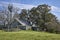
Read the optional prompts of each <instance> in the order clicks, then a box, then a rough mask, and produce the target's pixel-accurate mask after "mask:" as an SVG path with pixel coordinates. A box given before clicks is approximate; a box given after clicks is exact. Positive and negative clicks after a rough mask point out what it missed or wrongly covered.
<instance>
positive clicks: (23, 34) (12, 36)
mask: <svg viewBox="0 0 60 40" xmlns="http://www.w3.org/2000/svg"><path fill="white" fill-rule="evenodd" d="M0 40H60V34H52V33H47V32H36V31H19V32H4V31H0Z"/></svg>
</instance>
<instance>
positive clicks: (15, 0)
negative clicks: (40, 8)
mask: <svg viewBox="0 0 60 40" xmlns="http://www.w3.org/2000/svg"><path fill="white" fill-rule="evenodd" d="M9 3H12V4H13V5H14V6H15V7H18V8H20V9H23V8H24V9H25V8H26V9H31V8H32V7H34V6H35V7H36V6H37V5H40V4H48V5H50V6H51V9H52V10H51V12H52V13H53V14H54V15H56V16H57V17H58V19H60V0H0V9H1V8H2V6H6V5H7V4H9Z"/></svg>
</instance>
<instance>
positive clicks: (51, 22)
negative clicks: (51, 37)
mask: <svg viewBox="0 0 60 40" xmlns="http://www.w3.org/2000/svg"><path fill="white" fill-rule="evenodd" d="M19 16H20V19H23V20H27V21H28V22H30V23H31V25H33V24H35V25H36V26H37V27H39V29H40V30H41V31H47V32H53V33H59V32H60V23H59V22H58V20H57V17H56V16H55V15H53V13H51V6H48V5H46V4H43V5H38V6H37V7H33V8H32V9H30V10H26V9H22V11H21V13H20V14H19Z"/></svg>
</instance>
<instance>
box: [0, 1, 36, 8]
mask: <svg viewBox="0 0 60 40" xmlns="http://www.w3.org/2000/svg"><path fill="white" fill-rule="evenodd" d="M8 4H9V2H0V6H5V7H7V5H8ZM10 4H13V6H14V7H17V8H20V9H31V8H32V7H36V6H35V5H29V4H21V3H10Z"/></svg>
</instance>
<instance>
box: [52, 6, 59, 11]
mask: <svg viewBox="0 0 60 40" xmlns="http://www.w3.org/2000/svg"><path fill="white" fill-rule="evenodd" d="M51 9H52V10H51V11H53V12H60V8H59V7H56V6H51Z"/></svg>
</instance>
